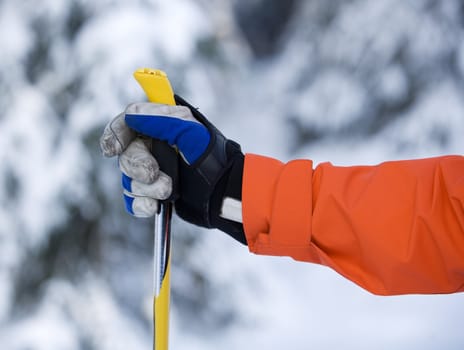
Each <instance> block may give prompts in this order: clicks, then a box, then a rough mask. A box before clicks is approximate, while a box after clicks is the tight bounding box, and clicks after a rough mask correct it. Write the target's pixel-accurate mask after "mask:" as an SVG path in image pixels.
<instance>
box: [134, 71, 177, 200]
mask: <svg viewBox="0 0 464 350" xmlns="http://www.w3.org/2000/svg"><path fill="white" fill-rule="evenodd" d="M134 78H135V80H137V82H138V83H139V84H140V86H141V87H142V89H143V91H145V94H146V95H147V98H148V100H149V101H150V102H154V103H161V104H167V105H175V104H176V101H175V99H174V93H173V91H172V87H171V84H170V83H169V79H168V76H167V75H166V73H165V72H163V71H162V70H159V69H151V68H141V69H137V70H136V71H135V72H134ZM151 153H152V154H153V156H154V157H155V159H156V161H157V162H158V165H159V167H160V170H161V171H162V172H164V173H165V174H167V175H169V176H170V177H171V179H172V193H171V196H170V197H169V198H168V199H167V200H165V202H173V201H175V200H176V199H177V198H178V197H179V191H178V189H179V186H178V182H179V181H178V179H179V163H178V161H179V159H178V154H177V152H176V150H175V149H174V148H172V147H171V146H169V144H168V143H167V142H164V141H161V140H157V139H152V147H151Z"/></svg>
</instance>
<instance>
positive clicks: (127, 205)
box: [123, 194, 135, 215]
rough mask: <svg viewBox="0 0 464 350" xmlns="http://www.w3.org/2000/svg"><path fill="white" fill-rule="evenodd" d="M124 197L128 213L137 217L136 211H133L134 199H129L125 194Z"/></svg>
mask: <svg viewBox="0 0 464 350" xmlns="http://www.w3.org/2000/svg"><path fill="white" fill-rule="evenodd" d="M123 196H124V204H125V206H126V210H127V212H128V213H129V214H131V215H135V214H134V210H133V209H132V204H133V203H134V197H129V196H127V195H125V194H124V195H123Z"/></svg>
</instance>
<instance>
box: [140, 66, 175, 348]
mask: <svg viewBox="0 0 464 350" xmlns="http://www.w3.org/2000/svg"><path fill="white" fill-rule="evenodd" d="M134 77H135V79H136V80H137V81H138V83H139V84H140V85H141V87H142V89H143V90H144V91H145V94H146V95H147V97H148V100H149V101H150V102H156V103H163V104H170V105H175V104H176V102H175V100H174V93H173V91H172V88H171V84H170V83H169V80H168V77H167V75H166V74H165V73H164V72H163V71H161V70H156V69H149V68H142V69H138V70H137V71H135V72H134ZM154 142H156V147H153V149H152V152H153V153H154V155H155V158H157V161H158V163H159V164H160V168H161V169H162V170H163V171H164V172H167V173H168V175H170V174H169V171H166V170H165V169H164V168H163V164H162V163H163V161H164V160H165V159H173V158H172V156H171V157H164V158H163V156H162V155H159V156H158V157H157V154H156V152H175V151H174V150H173V149H172V148H171V147H169V145H168V144H167V143H163V142H161V141H159V142H157V141H156V140H154ZM163 150H164V151H163ZM166 166H171V167H172V164H171V165H166ZM171 215H172V204H171V203H160V208H159V211H158V213H157V214H156V216H155V227H154V235H155V237H154V287H153V321H154V324H153V349H154V350H167V349H168V340H169V299H170V270H171V254H170V253H171V251H170V250H171Z"/></svg>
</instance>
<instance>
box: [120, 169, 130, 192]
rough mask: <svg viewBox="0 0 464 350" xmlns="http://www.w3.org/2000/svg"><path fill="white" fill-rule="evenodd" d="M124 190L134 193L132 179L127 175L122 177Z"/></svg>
mask: <svg viewBox="0 0 464 350" xmlns="http://www.w3.org/2000/svg"><path fill="white" fill-rule="evenodd" d="M121 183H122V188H124V189H125V190H126V191H129V192H132V179H131V178H130V177H129V176H127V175H126V174H124V173H122V177H121Z"/></svg>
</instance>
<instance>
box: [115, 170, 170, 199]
mask: <svg viewBox="0 0 464 350" xmlns="http://www.w3.org/2000/svg"><path fill="white" fill-rule="evenodd" d="M122 187H123V188H124V190H125V191H126V192H128V193H130V194H131V195H133V196H142V197H150V198H154V199H158V200H165V199H168V198H169V196H170V195H171V192H172V180H171V178H170V177H169V176H168V175H166V174H165V173H163V172H160V173H159V176H158V177H157V178H156V180H155V181H154V182H153V183H151V184H145V183H142V182H139V181H136V180H134V179H131V178H130V177H129V176H127V175H126V174H124V173H123V174H122Z"/></svg>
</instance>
